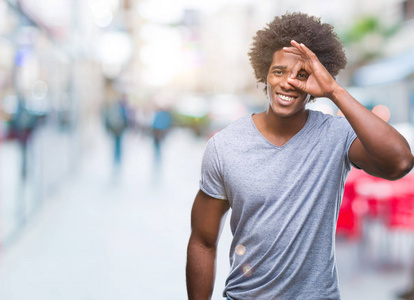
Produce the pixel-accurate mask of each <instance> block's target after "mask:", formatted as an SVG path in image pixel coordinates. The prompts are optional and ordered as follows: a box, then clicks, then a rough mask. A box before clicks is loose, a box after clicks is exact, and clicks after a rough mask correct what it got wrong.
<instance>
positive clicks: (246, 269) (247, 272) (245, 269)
mask: <svg viewBox="0 0 414 300" xmlns="http://www.w3.org/2000/svg"><path fill="white" fill-rule="evenodd" d="M241 270H242V273H243V275H244V276H246V277H250V276H252V275H253V267H252V266H251V265H250V264H244V265H243V266H242V268H241Z"/></svg>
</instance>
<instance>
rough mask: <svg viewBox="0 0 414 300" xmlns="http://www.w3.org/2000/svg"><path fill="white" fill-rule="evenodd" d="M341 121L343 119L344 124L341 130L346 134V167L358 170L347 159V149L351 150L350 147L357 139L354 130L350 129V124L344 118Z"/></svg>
mask: <svg viewBox="0 0 414 300" xmlns="http://www.w3.org/2000/svg"><path fill="white" fill-rule="evenodd" d="M341 119H343V124H344V125H343V127H344V128H343V129H344V132H345V133H346V141H345V153H346V162H347V165H348V166H349V168H351V166H352V167H355V168H357V169H359V167H358V166H357V165H355V164H354V163H352V161H351V160H350V159H349V149H351V145H352V143H353V142H354V141H355V139H356V138H357V135H356V133H355V131H354V129H353V128H352V126H351V124H349V122H348V120H347V119H346V118H344V117H341Z"/></svg>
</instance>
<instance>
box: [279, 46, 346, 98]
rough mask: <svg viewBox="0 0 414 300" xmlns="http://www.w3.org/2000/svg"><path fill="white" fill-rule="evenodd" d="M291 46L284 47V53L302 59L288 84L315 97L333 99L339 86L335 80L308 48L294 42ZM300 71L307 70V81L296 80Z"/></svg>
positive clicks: (294, 69) (295, 67)
mask: <svg viewBox="0 0 414 300" xmlns="http://www.w3.org/2000/svg"><path fill="white" fill-rule="evenodd" d="M291 44H292V47H284V48H283V51H285V52H286V53H292V54H295V55H298V56H299V57H300V58H299V60H298V62H297V63H296V65H295V66H294V67H293V70H292V73H291V75H290V78H289V79H288V82H289V83H290V84H291V85H293V86H294V87H296V88H298V89H300V90H302V91H304V92H306V93H308V94H311V95H312V96H314V97H327V98H332V95H333V93H334V91H335V89H336V88H337V87H338V86H339V85H338V83H337V82H336V81H335V79H334V78H333V77H332V76H331V74H329V72H328V71H327V70H326V68H325V67H324V66H323V65H322V64H321V62H320V61H319V59H318V57H317V56H316V55H315V53H313V52H312V51H311V50H310V49H309V48H308V47H306V46H305V45H304V44H299V43H297V42H296V41H293V40H292V41H291ZM300 70H305V71H306V72H307V73H308V75H309V76H308V78H307V80H299V79H297V78H296V76H297V75H298V72H299V71H300Z"/></svg>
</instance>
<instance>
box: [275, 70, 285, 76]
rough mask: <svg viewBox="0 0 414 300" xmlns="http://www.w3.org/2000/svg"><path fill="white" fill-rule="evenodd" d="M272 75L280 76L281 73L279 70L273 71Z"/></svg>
mask: <svg viewBox="0 0 414 300" xmlns="http://www.w3.org/2000/svg"><path fill="white" fill-rule="evenodd" d="M273 74H275V75H282V74H283V72H282V71H280V70H275V71H273Z"/></svg>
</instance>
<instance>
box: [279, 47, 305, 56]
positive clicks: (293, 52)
mask: <svg viewBox="0 0 414 300" xmlns="http://www.w3.org/2000/svg"><path fill="white" fill-rule="evenodd" d="M283 51H285V52H286V53H292V54H295V55H302V52H300V51H299V50H298V49H296V48H295V47H283Z"/></svg>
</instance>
